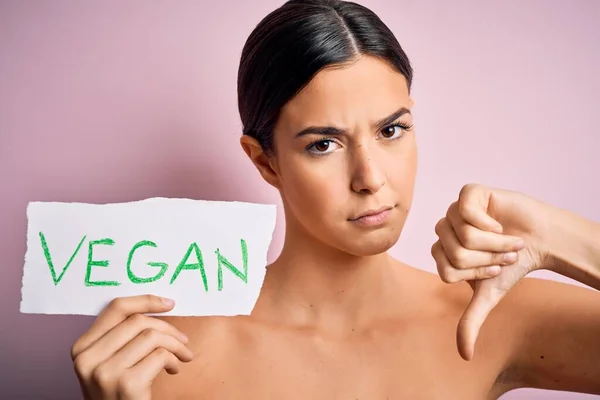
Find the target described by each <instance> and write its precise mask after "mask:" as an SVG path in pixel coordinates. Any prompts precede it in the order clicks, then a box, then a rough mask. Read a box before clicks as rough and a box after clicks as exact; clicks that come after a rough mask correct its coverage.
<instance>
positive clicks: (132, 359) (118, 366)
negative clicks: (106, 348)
mask: <svg viewBox="0 0 600 400" xmlns="http://www.w3.org/2000/svg"><path fill="white" fill-rule="evenodd" d="M160 348H162V349H165V350H167V351H168V352H169V353H171V354H173V355H174V356H175V357H177V358H178V359H179V360H180V361H182V362H189V361H192V359H193V358H194V354H193V353H192V352H191V351H190V350H189V349H188V348H187V347H186V346H185V344H183V343H182V342H181V341H179V340H177V339H176V338H174V337H173V336H171V335H169V334H166V333H163V332H160V331H157V330H154V329H146V330H144V331H142V332H141V333H140V334H139V335H137V336H136V337H135V338H134V339H133V340H132V341H130V342H129V343H128V344H127V345H126V346H124V347H123V348H121V349H120V350H119V351H118V352H117V353H116V354H115V355H114V356H113V357H111V358H110V360H109V361H108V362H107V364H109V365H110V366H111V368H113V369H115V370H123V369H126V368H131V367H133V366H134V365H135V364H137V363H138V362H140V361H141V360H142V359H143V358H144V357H146V356H147V355H149V354H150V353H152V352H153V351H154V350H156V349H160Z"/></svg>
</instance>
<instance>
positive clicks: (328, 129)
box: [295, 107, 410, 138]
mask: <svg viewBox="0 0 600 400" xmlns="http://www.w3.org/2000/svg"><path fill="white" fill-rule="evenodd" d="M404 114H410V110H409V109H408V108H406V107H400V108H399V109H398V110H396V111H394V112H393V113H391V114H390V115H388V116H387V117H384V118H382V119H380V120H379V121H377V122H375V124H374V127H375V128H377V129H382V128H384V127H385V126H387V125H390V124H391V123H392V122H394V121H395V120H397V119H398V118H400V117H401V116H403V115H404ZM344 133H346V130H345V129H342V128H337V127H335V126H309V127H308V128H304V129H302V130H301V131H300V132H298V133H296V135H295V137H296V138H299V137H302V136H306V135H311V134H312V135H322V136H339V135H342V134H344Z"/></svg>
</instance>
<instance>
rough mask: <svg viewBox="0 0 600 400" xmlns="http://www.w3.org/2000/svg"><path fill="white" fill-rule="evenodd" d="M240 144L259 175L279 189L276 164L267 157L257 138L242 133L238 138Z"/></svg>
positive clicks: (272, 159) (271, 158)
mask: <svg viewBox="0 0 600 400" xmlns="http://www.w3.org/2000/svg"><path fill="white" fill-rule="evenodd" d="M240 145H241V146H242V149H244V152H245V153H246V154H247V155H248V157H249V158H250V160H251V161H252V163H253V164H254V166H255V167H256V169H258V172H260V175H261V176H262V177H263V179H264V180H265V181H267V183H269V184H270V185H271V186H273V187H275V188H276V189H279V175H278V174H277V171H276V168H277V167H276V164H275V162H274V158H273V157H269V156H268V155H267V154H266V153H265V152H264V151H263V149H262V147H261V145H260V144H259V143H258V140H256V139H255V138H253V137H251V136H248V135H242V137H241V138H240Z"/></svg>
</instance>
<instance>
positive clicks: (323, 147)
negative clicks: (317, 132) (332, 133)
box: [314, 140, 331, 152]
mask: <svg viewBox="0 0 600 400" xmlns="http://www.w3.org/2000/svg"><path fill="white" fill-rule="evenodd" d="M330 145H331V142H330V141H328V140H321V141H320V142H317V143H315V146H314V149H315V150H317V151H320V152H325V151H327V150H328V149H329V147H330Z"/></svg>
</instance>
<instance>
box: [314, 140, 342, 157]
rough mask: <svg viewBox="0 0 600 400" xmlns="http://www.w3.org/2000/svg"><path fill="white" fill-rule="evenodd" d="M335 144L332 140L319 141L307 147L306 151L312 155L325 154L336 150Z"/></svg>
mask: <svg viewBox="0 0 600 400" xmlns="http://www.w3.org/2000/svg"><path fill="white" fill-rule="evenodd" d="M335 146H336V143H335V142H334V141H333V140H319V141H317V142H314V143H312V144H311V145H310V146H308V151H310V152H311V153H314V154H319V155H320V154H327V153H331V152H332V151H333V150H335V149H336V147H335Z"/></svg>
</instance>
